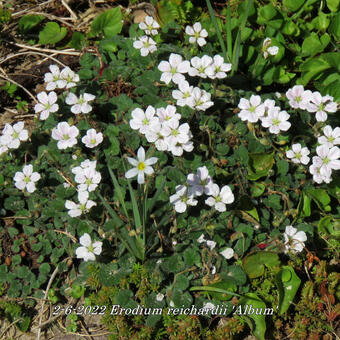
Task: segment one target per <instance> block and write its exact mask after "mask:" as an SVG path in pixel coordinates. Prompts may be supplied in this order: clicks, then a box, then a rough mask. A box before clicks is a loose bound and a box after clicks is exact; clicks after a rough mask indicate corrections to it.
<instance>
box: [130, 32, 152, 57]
mask: <svg viewBox="0 0 340 340" xmlns="http://www.w3.org/2000/svg"><path fill="white" fill-rule="evenodd" d="M133 47H134V48H136V49H140V54H141V56H142V57H146V56H147V55H148V54H149V53H153V52H155V51H157V46H156V42H155V41H154V40H153V39H152V38H150V37H148V36H146V35H144V36H143V37H140V38H139V40H136V41H134V43H133Z"/></svg>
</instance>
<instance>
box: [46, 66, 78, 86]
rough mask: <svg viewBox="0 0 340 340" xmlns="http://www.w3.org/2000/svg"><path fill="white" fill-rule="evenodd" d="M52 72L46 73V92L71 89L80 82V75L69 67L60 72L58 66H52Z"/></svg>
mask: <svg viewBox="0 0 340 340" xmlns="http://www.w3.org/2000/svg"><path fill="white" fill-rule="evenodd" d="M49 69H50V71H51V72H48V73H45V83H46V91H53V90H55V89H64V88H66V89H70V88H71V87H74V86H76V85H77V83H78V82H79V75H78V74H77V73H75V72H74V71H72V70H71V69H70V68H69V67H65V68H64V69H63V70H61V71H60V70H59V67H58V66H57V65H50V67H49Z"/></svg>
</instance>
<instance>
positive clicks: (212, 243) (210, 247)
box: [207, 240, 216, 250]
mask: <svg viewBox="0 0 340 340" xmlns="http://www.w3.org/2000/svg"><path fill="white" fill-rule="evenodd" d="M207 246H208V248H209V249H210V250H213V249H214V248H215V247H216V242H215V241H211V240H208V241H207Z"/></svg>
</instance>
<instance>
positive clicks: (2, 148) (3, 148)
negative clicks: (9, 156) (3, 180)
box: [0, 138, 8, 156]
mask: <svg viewBox="0 0 340 340" xmlns="http://www.w3.org/2000/svg"><path fill="white" fill-rule="evenodd" d="M7 151H8V147H7V146H6V145H1V138H0V156H1V155H2V154H3V153H5V152H7Z"/></svg>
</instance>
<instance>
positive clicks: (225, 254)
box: [220, 248, 234, 260]
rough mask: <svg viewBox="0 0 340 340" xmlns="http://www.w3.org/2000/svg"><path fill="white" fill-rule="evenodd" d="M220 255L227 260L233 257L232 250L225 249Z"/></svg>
mask: <svg viewBox="0 0 340 340" xmlns="http://www.w3.org/2000/svg"><path fill="white" fill-rule="evenodd" d="M220 254H221V255H222V256H223V257H224V258H226V259H227V260H229V259H231V258H232V257H233V256H234V250H233V249H232V248H225V249H224V250H223V251H221V252H220Z"/></svg>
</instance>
